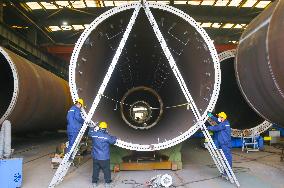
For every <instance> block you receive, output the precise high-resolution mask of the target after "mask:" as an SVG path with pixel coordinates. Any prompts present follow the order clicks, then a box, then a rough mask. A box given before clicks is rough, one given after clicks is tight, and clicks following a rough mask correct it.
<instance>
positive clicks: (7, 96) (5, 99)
mask: <svg viewBox="0 0 284 188" xmlns="http://www.w3.org/2000/svg"><path fill="white" fill-rule="evenodd" d="M13 91H14V78H13V72H12V69H11V67H10V65H9V63H8V62H7V60H6V59H5V57H4V56H3V55H2V54H0V118H1V117H2V116H3V115H4V113H5V112H6V111H7V109H8V107H9V105H10V103H11V100H12V97H13Z"/></svg>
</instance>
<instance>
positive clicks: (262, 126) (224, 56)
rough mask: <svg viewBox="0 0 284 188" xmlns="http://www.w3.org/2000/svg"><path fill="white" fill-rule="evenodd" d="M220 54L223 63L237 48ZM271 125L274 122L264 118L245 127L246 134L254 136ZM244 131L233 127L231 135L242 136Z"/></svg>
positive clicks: (232, 56)
mask: <svg viewBox="0 0 284 188" xmlns="http://www.w3.org/2000/svg"><path fill="white" fill-rule="evenodd" d="M218 56H219V59H220V63H222V62H223V61H225V60H226V59H229V58H235V56H236V50H227V51H224V52H221V53H219V54H218ZM271 126H272V123H270V122H269V121H267V120H264V121H263V122H262V123H261V124H259V125H257V126H255V127H253V128H250V129H245V130H246V134H247V135H248V136H252V135H255V134H261V133H263V132H264V131H266V130H267V129H269V128H270V127H271ZM242 133H243V130H240V129H232V132H231V136H233V137H242Z"/></svg>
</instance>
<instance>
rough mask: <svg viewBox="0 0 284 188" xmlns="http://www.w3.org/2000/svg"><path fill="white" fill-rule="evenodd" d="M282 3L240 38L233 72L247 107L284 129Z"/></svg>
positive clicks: (258, 20)
mask: <svg viewBox="0 0 284 188" xmlns="http://www.w3.org/2000/svg"><path fill="white" fill-rule="evenodd" d="M283 30H284V1H276V2H274V3H273V4H272V5H271V6H270V7H268V8H267V9H266V10H265V11H263V12H262V13H261V14H260V15H259V16H258V17H257V18H255V19H254V20H253V21H252V22H251V23H250V24H249V25H248V27H247V29H246V30H245V31H244V33H243V34H242V36H241V39H240V42H239V46H238V49H237V58H236V65H235V71H236V75H237V79H238V84H239V87H240V89H241V91H242V94H243V95H244V97H245V99H246V101H247V102H248V103H249V105H250V106H251V107H252V108H253V109H254V110H255V111H256V112H257V113H258V114H259V115H260V116H262V117H263V118H264V119H266V120H269V121H270V122H273V123H276V124H279V125H282V126H284V116H283V114H284V76H283V75H284V62H283V58H284V53H283V51H284V36H283Z"/></svg>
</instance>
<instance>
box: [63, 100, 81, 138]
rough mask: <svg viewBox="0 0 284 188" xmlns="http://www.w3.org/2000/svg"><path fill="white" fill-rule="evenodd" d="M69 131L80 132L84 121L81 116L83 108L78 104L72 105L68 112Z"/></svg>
mask: <svg viewBox="0 0 284 188" xmlns="http://www.w3.org/2000/svg"><path fill="white" fill-rule="evenodd" d="M67 123H68V124H67V133H78V132H79V131H80V129H81V127H82V124H83V123H84V119H83V118H82V116H81V109H80V108H78V107H77V106H76V105H74V106H72V107H71V108H70V110H69V111H68V113H67Z"/></svg>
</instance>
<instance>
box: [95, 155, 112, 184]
mask: <svg viewBox="0 0 284 188" xmlns="http://www.w3.org/2000/svg"><path fill="white" fill-rule="evenodd" d="M100 169H102V171H103V173H104V178H105V183H111V172H110V160H109V159H108V160H96V159H93V177H92V183H98V180H99V173H100Z"/></svg>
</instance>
